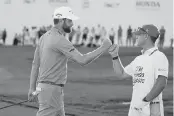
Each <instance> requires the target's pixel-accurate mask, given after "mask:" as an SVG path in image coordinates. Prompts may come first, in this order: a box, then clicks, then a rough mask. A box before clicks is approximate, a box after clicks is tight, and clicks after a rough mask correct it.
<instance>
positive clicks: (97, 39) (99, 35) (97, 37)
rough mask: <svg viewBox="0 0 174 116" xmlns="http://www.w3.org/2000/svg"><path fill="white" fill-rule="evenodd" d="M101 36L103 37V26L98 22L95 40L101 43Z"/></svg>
mask: <svg viewBox="0 0 174 116" xmlns="http://www.w3.org/2000/svg"><path fill="white" fill-rule="evenodd" d="M100 37H101V26H100V24H98V26H97V29H96V31H95V40H96V43H99V39H100Z"/></svg>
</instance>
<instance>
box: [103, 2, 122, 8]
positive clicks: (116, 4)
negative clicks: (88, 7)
mask: <svg viewBox="0 0 174 116" xmlns="http://www.w3.org/2000/svg"><path fill="white" fill-rule="evenodd" d="M119 6H120V1H118V0H105V1H104V7H107V8H117V7H119Z"/></svg>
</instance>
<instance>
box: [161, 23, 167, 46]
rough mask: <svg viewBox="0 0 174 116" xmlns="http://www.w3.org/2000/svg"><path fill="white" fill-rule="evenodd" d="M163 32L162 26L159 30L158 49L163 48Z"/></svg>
mask: <svg viewBox="0 0 174 116" xmlns="http://www.w3.org/2000/svg"><path fill="white" fill-rule="evenodd" d="M165 32H166V30H165V29H164V26H162V27H161V29H160V37H159V47H163V45H164V39H165Z"/></svg>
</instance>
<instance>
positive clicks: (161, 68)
mask: <svg viewBox="0 0 174 116" xmlns="http://www.w3.org/2000/svg"><path fill="white" fill-rule="evenodd" d="M168 67H169V63H168V59H167V57H166V56H165V55H164V53H162V52H160V51H159V50H158V48H157V47H153V48H151V49H149V50H147V51H145V52H144V53H142V55H139V56H137V57H136V58H135V59H134V60H133V61H132V62H131V63H130V64H129V65H128V66H126V67H125V72H126V73H127V74H129V75H131V76H132V77H133V79H132V80H133V93H132V100H131V106H135V107H136V106H138V105H140V104H143V101H142V99H143V98H144V97H145V96H146V95H147V94H148V93H149V92H150V91H151V89H152V87H153V86H154V84H155V82H156V79H157V78H158V75H163V76H165V77H166V78H167V77H168ZM157 101H158V102H160V103H162V93H160V95H159V96H157V97H156V98H155V99H154V100H153V102H157Z"/></svg>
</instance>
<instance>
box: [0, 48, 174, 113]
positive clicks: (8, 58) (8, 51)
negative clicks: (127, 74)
mask: <svg viewBox="0 0 174 116" xmlns="http://www.w3.org/2000/svg"><path fill="white" fill-rule="evenodd" d="M78 49H79V51H80V52H82V53H87V52H90V51H92V50H93V49H87V48H78ZM161 51H163V52H164V53H165V54H166V55H167V58H168V60H169V64H170V68H169V80H168V85H167V87H166V88H165V90H164V93H163V96H164V100H165V106H166V114H167V113H169V115H167V116H171V115H170V113H171V111H172V110H171V104H170V103H171V101H172V100H173V65H172V64H173V52H172V49H165V50H161ZM0 54H1V58H0V73H1V75H0V95H7V96H11V97H14V98H19V99H27V92H28V88H29V76H30V71H31V63H32V59H33V54H34V48H33V47H29V46H28V47H21V46H20V47H0ZM119 54H120V57H121V61H122V63H123V65H124V66H126V65H127V64H129V63H130V62H131V61H132V60H133V59H134V58H135V57H136V56H137V55H139V54H140V48H126V47H125V48H120V52H119ZM64 92H65V107H66V108H67V109H68V111H70V109H71V110H73V111H74V109H75V110H76V111H77V112H78V113H80V112H84V114H85V113H87V112H89V110H90V111H91V112H92V109H93V112H99V111H100V110H101V111H102V112H107V113H108V112H119V110H120V112H123V113H124V114H119V116H125V114H127V111H128V106H120V105H118V104H117V103H118V102H121V101H130V99H131V94H132V82H131V80H127V81H120V80H118V79H117V78H116V77H115V74H114V71H113V68H112V60H111V57H110V56H109V55H108V53H105V54H104V55H102V56H101V57H100V58H99V59H97V60H96V61H94V62H93V63H91V64H89V65H87V66H86V67H81V66H80V65H78V64H77V63H74V62H72V61H69V62H68V81H67V84H66V85H65V88H64ZM167 101H169V103H168V102H167ZM168 107H169V108H168ZM96 116H99V115H96Z"/></svg>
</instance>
